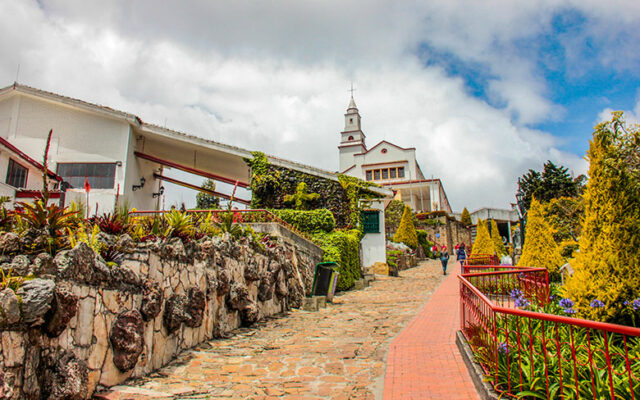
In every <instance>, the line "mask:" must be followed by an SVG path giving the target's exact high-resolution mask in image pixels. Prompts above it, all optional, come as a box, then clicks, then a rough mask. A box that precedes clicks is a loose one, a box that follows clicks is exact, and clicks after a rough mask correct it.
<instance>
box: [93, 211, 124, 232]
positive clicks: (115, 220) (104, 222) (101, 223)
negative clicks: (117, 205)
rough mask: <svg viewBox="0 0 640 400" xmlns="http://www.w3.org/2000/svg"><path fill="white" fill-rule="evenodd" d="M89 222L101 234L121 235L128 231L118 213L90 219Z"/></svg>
mask: <svg viewBox="0 0 640 400" xmlns="http://www.w3.org/2000/svg"><path fill="white" fill-rule="evenodd" d="M91 222H92V223H94V224H96V225H97V226H98V227H99V228H100V230H101V231H102V232H104V233H108V234H110V235H121V234H123V233H125V232H126V231H127V229H128V225H127V222H126V221H125V220H123V218H121V217H120V215H119V213H113V214H111V213H105V214H102V215H100V216H96V217H93V218H91Z"/></svg>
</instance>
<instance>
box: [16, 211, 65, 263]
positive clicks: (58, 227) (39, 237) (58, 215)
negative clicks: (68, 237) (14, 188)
mask: <svg viewBox="0 0 640 400" xmlns="http://www.w3.org/2000/svg"><path fill="white" fill-rule="evenodd" d="M18 207H19V208H20V209H19V210H17V211H15V213H16V214H17V215H16V219H17V220H19V221H20V223H21V224H24V225H25V227H26V229H27V234H30V235H31V236H32V237H31V242H32V249H31V250H32V251H39V250H43V249H44V250H46V251H48V252H49V253H51V254H54V253H55V252H56V251H57V250H58V249H59V248H60V247H63V244H64V241H65V240H64V238H63V237H62V236H63V235H64V233H65V232H66V231H67V229H68V228H71V227H73V225H74V220H73V216H74V215H75V212H74V211H68V210H67V209H66V208H63V207H59V206H58V205H56V204H51V205H48V206H47V205H45V203H44V202H43V201H42V200H37V201H36V202H35V203H33V204H31V203H25V202H20V203H18Z"/></svg>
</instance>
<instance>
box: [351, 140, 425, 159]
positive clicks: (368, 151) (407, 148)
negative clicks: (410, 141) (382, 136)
mask: <svg viewBox="0 0 640 400" xmlns="http://www.w3.org/2000/svg"><path fill="white" fill-rule="evenodd" d="M381 144H388V145H389V146H393V147H395V148H398V149H400V150H415V149H416V148H415V147H406V148H405V147H400V146H398V145H397V144H393V143H391V142H387V141H386V140H381V141H380V142H378V144H376V145H375V146H373V147H372V148H370V149H369V150H367V151H365V152H364V153H359V154H355V155H356V156H359V155H364V154H367V153H371V152H372V151H373V149H375V148H376V147H378V146H380V145H381Z"/></svg>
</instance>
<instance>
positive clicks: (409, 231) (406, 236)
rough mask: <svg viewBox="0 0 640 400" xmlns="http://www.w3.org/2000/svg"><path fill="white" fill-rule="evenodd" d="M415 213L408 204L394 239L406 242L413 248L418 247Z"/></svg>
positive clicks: (398, 241)
mask: <svg viewBox="0 0 640 400" xmlns="http://www.w3.org/2000/svg"><path fill="white" fill-rule="evenodd" d="M412 215H413V213H412V212H411V208H409V206H406V207H405V208H404V212H403V213H402V219H401V220H400V226H399V227H398V230H397V231H396V234H395V235H394V236H393V241H394V242H397V243H404V244H406V245H407V246H409V247H411V248H412V249H416V248H417V247H418V235H417V233H416V227H415V225H414V224H413V218H412Z"/></svg>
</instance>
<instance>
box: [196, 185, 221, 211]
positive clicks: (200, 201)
mask: <svg viewBox="0 0 640 400" xmlns="http://www.w3.org/2000/svg"><path fill="white" fill-rule="evenodd" d="M201 187H202V188H203V189H207V190H216V183H215V182H214V181H213V180H211V179H207V180H206V181H204V182H203V183H202V186H201ZM196 208H197V209H200V210H208V209H211V208H220V198H218V197H216V196H213V195H211V194H209V193H206V192H198V194H197V195H196Z"/></svg>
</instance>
